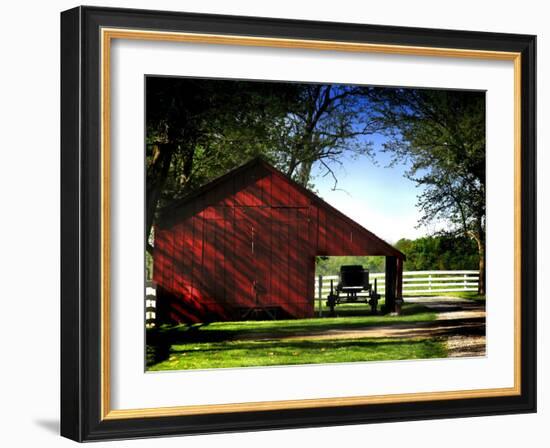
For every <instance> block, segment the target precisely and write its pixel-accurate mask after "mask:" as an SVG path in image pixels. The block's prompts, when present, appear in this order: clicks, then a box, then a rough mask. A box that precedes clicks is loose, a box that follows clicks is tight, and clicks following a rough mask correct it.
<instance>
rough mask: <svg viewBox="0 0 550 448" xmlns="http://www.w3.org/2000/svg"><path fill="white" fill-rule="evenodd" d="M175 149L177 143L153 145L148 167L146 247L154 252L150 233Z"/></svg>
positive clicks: (148, 250) (150, 251)
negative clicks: (150, 241)
mask: <svg viewBox="0 0 550 448" xmlns="http://www.w3.org/2000/svg"><path fill="white" fill-rule="evenodd" d="M174 151H175V145H171V144H156V145H154V147H153V157H152V160H151V164H150V165H149V167H148V168H147V185H146V194H145V247H146V249H147V252H149V253H152V249H153V248H152V247H151V245H150V244H149V235H150V234H151V228H152V227H153V220H154V218H155V211H156V209H157V204H158V202H159V200H160V196H161V194H162V190H163V188H164V184H165V183H166V178H167V177H168V170H169V168H170V162H171V161H172V156H173V154H174Z"/></svg>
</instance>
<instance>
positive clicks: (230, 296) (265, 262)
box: [154, 164, 387, 323]
mask: <svg viewBox="0 0 550 448" xmlns="http://www.w3.org/2000/svg"><path fill="white" fill-rule="evenodd" d="M174 215H175V217H174V218H173V219H172V220H171V222H170V224H169V225H166V226H164V227H157V228H156V233H155V254H154V259H155V265H154V280H155V281H156V282H157V284H158V286H157V289H158V291H157V296H158V297H157V304H158V305H157V309H158V311H157V312H158V314H159V318H160V319H161V320H164V321H169V322H177V323H195V322H208V321H216V320H231V319H237V318H239V315H240V313H241V312H242V310H243V309H245V308H250V307H254V306H263V307H273V308H277V310H278V315H279V317H293V318H304V317H311V316H313V312H314V302H313V298H314V282H313V278H314V275H315V256H316V255H333V256H337V255H387V248H385V247H383V244H380V242H379V240H378V239H377V238H376V237H375V236H374V235H372V234H370V232H367V231H365V229H363V228H362V227H360V226H358V225H357V224H355V223H354V222H353V221H351V220H349V219H345V218H344V217H342V215H340V214H338V213H335V212H334V210H332V209H331V208H330V207H323V206H322V204H319V203H318V202H314V201H312V200H311V197H309V196H308V195H307V194H305V193H304V191H303V190H301V189H300V188H298V187H296V186H295V185H294V184H293V183H292V182H290V181H289V180H288V179H286V178H285V177H284V176H282V175H280V174H278V173H277V172H274V171H273V170H270V169H267V168H266V167H265V166H263V165H262V164H256V165H252V166H251V167H249V168H248V169H246V170H245V171H244V172H240V173H239V174H238V175H235V176H230V177H228V178H227V179H224V180H223V181H222V182H219V183H217V184H216V185H214V186H213V187H212V188H210V189H208V190H207V191H206V192H204V194H200V195H198V196H196V197H195V198H193V199H191V200H189V201H188V202H186V203H185V204H184V205H183V206H182V207H181V208H180V209H178V210H177V211H176V212H174Z"/></svg>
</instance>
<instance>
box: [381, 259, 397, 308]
mask: <svg viewBox="0 0 550 448" xmlns="http://www.w3.org/2000/svg"><path fill="white" fill-rule="evenodd" d="M396 280H397V257H394V256H387V257H386V288H385V289H386V294H385V295H386V305H385V306H384V311H385V312H386V313H393V312H395V299H396V293H397V288H396V286H397V281H396Z"/></svg>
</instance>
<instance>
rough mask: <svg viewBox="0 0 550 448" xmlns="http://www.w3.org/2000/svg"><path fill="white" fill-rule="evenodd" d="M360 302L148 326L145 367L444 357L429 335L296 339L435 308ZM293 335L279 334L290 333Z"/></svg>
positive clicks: (410, 318) (401, 320) (421, 316)
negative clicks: (394, 310) (333, 311)
mask: <svg viewBox="0 0 550 448" xmlns="http://www.w3.org/2000/svg"><path fill="white" fill-rule="evenodd" d="M365 310H366V307H365V306H364V305H359V304H349V305H343V306H341V307H340V308H338V313H339V314H340V316H341V317H331V318H327V317H324V318H310V319H293V320H277V321H273V320H270V321H242V322H214V323H210V324H207V325H201V324H199V325H192V326H185V325H180V326H175V327H161V328H159V329H156V330H149V331H148V332H147V343H148V347H147V366H148V370H180V369H205V368H219V367H247V366H268V365H286V364H316V363H334V362H354V361H373V360H397V359H418V358H433V357H444V356H445V353H444V352H445V349H444V347H443V345H442V343H440V342H439V341H436V340H431V339H407V340H404V339H402V340H395V339H391V340H390V339H347V340H346V339H345V338H342V339H337V340H333V339H332V340H300V338H301V337H304V336H311V335H322V334H324V333H326V332H327V331H330V330H343V329H345V330H360V329H365V328H369V327H373V326H387V325H398V324H407V323H408V324H411V323H413V324H414V323H421V322H428V321H431V320H434V319H435V316H436V315H435V313H433V312H431V311H429V310H427V309H426V308H425V307H423V306H421V305H417V304H406V305H404V307H403V313H402V315H400V316H390V315H374V316H373V315H366V314H365ZM289 337H292V338H293V339H292V340H285V339H278V338H289Z"/></svg>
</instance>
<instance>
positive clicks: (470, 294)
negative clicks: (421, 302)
mask: <svg viewBox="0 0 550 448" xmlns="http://www.w3.org/2000/svg"><path fill="white" fill-rule="evenodd" d="M433 296H437V297H439V296H447V297H458V298H460V299H467V300H475V301H477V302H485V296H484V295H479V294H478V293H477V292H476V291H451V292H437V290H436V291H433V292H431V293H429V292H428V293H422V294H411V293H410V292H407V295H406V296H405V297H403V300H404V301H405V302H406V301H407V297H433Z"/></svg>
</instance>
